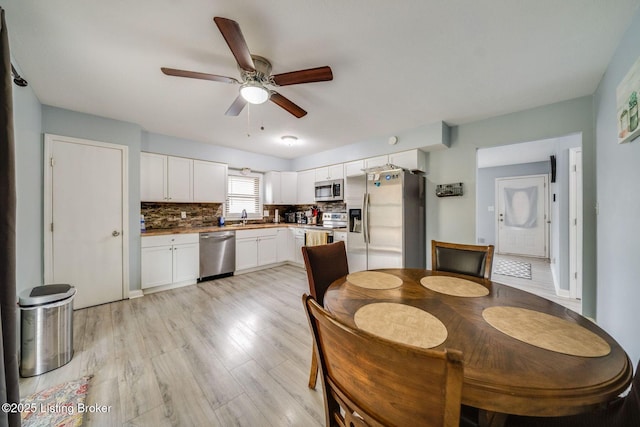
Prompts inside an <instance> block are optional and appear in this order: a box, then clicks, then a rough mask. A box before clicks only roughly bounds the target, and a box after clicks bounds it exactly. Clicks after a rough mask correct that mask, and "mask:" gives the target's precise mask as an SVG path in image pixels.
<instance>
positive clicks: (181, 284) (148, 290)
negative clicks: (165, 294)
mask: <svg viewBox="0 0 640 427" xmlns="http://www.w3.org/2000/svg"><path fill="white" fill-rule="evenodd" d="M195 284H196V281H195V280H187V281H185V282H178V283H171V284H168V285H162V286H154V287H153V288H146V289H143V290H142V292H143V293H144V294H145V295H146V294H153V293H155V292H160V291H168V290H169V289H177V288H184V287H185V286H191V285H195Z"/></svg>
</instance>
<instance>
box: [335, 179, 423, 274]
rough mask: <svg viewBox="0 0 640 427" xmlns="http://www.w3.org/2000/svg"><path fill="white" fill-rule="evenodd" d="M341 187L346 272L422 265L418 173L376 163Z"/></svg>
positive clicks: (421, 207) (421, 189) (421, 202)
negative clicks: (345, 224)
mask: <svg viewBox="0 0 640 427" xmlns="http://www.w3.org/2000/svg"><path fill="white" fill-rule="evenodd" d="M345 187H346V188H345V199H346V202H347V210H348V214H349V232H348V235H347V257H348V261H349V271H352V272H354V271H361V270H373V269H377V268H425V265H426V258H425V257H426V247H425V240H426V237H425V194H424V189H425V183H424V176H422V175H417V174H413V173H411V172H408V171H404V170H402V169H397V168H389V167H381V168H375V169H368V170H366V171H365V173H364V174H363V175H359V176H354V177H347V181H346V185H345Z"/></svg>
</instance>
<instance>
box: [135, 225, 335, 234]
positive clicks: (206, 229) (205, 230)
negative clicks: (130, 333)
mask: <svg viewBox="0 0 640 427" xmlns="http://www.w3.org/2000/svg"><path fill="white" fill-rule="evenodd" d="M282 227H285V228H312V229H316V228H317V229H324V228H323V227H322V226H319V225H311V224H297V223H286V222H280V223H278V224H276V223H262V224H247V225H240V224H235V223H234V224H229V225H225V226H224V227H218V226H212V227H193V228H162V229H155V230H147V231H142V232H140V235H141V236H142V237H145V236H163V235H167V234H187V233H212V232H215V231H236V230H256V229H262V228H282ZM326 230H329V229H326ZM331 230H333V231H347V229H346V228H333V229H331Z"/></svg>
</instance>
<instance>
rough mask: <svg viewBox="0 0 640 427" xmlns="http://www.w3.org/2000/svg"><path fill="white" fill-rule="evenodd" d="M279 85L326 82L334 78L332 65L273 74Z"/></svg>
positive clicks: (275, 81)
mask: <svg viewBox="0 0 640 427" xmlns="http://www.w3.org/2000/svg"><path fill="white" fill-rule="evenodd" d="M271 77H272V78H273V81H274V83H275V84H277V85H278V86H287V85H296V84H299V83H314V82H326V81H328V80H333V73H332V72H331V67H328V66H324V67H317V68H309V69H308V70H300V71H291V72H289V73H282V74H276V75H274V76H271Z"/></svg>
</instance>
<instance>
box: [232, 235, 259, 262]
mask: <svg viewBox="0 0 640 427" xmlns="http://www.w3.org/2000/svg"><path fill="white" fill-rule="evenodd" d="M239 234H240V232H239V231H237V232H236V271H239V270H246V269H247V268H255V267H257V266H258V239H257V238H256V237H245V238H242V237H238V235H239Z"/></svg>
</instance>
